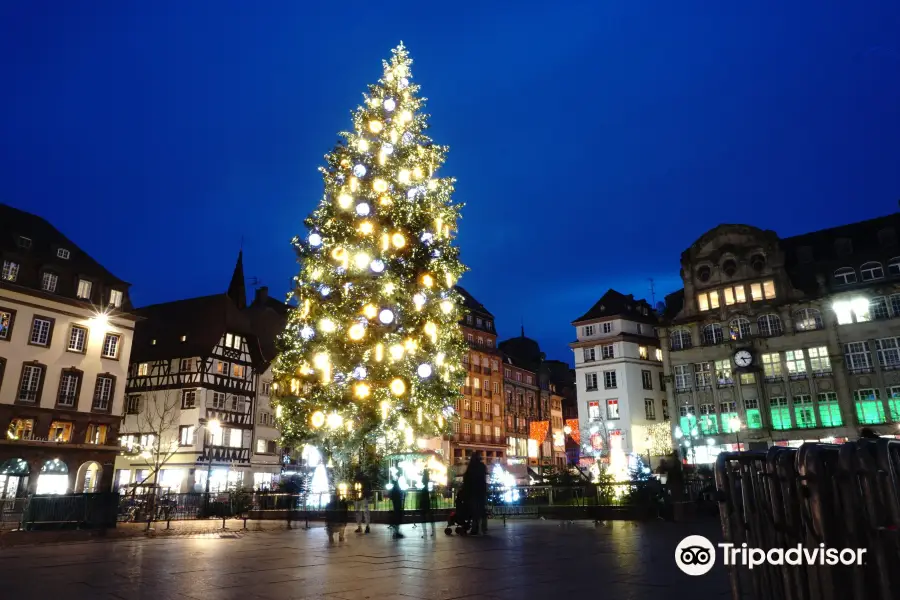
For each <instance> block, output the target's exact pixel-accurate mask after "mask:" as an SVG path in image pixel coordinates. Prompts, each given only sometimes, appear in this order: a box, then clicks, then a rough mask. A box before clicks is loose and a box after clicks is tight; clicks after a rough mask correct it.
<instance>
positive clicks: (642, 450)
mask: <svg viewBox="0 0 900 600" xmlns="http://www.w3.org/2000/svg"><path fill="white" fill-rule="evenodd" d="M572 325H574V326H575V330H576V336H577V339H576V341H575V342H573V343H571V344H570V347H571V348H572V350H573V352H574V353H575V371H576V380H575V381H576V385H577V398H578V420H579V424H580V427H581V432H580V437H581V443H582V445H585V444H590V445H591V448H592V449H593V450H596V451H602V450H607V451H609V452H610V453H611V454H612V453H614V452H617V451H621V452H624V454H626V455H627V454H631V453H637V454H640V455H642V456H645V457H646V455H647V454H648V453H649V454H651V455H653V454H654V451H653V441H652V439H651V437H650V431H651V428H652V427H654V426H655V425H656V424H657V423H659V422H660V421H662V420H664V419H665V418H666V417H667V414H668V400H667V399H666V396H665V391H664V389H663V387H664V380H663V362H662V359H663V355H662V352H661V351H660V342H659V339H658V338H657V336H656V331H655V327H656V325H657V317H656V314H655V312H654V310H653V308H652V307H651V306H650V305H649V304H648V303H647V302H646V301H645V300H636V299H635V298H634V297H633V296H631V295H628V296H626V295H624V294H620V293H619V292H617V291H615V290H609V291H607V292H606V293H605V294H604V295H603V297H602V298H600V300H598V301H597V303H596V304H594V306H593V307H592V308H591V309H590V310H589V311H588V312H587V313H585V314H584V315H582V316H580V317H579V318H577V319H575V321H573V322H572ZM657 454H658V453H657Z"/></svg>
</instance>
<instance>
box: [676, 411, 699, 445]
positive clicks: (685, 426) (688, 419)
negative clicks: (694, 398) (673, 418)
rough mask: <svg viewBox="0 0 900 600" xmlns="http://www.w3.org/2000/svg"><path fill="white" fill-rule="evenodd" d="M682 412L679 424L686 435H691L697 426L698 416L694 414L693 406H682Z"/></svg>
mask: <svg viewBox="0 0 900 600" xmlns="http://www.w3.org/2000/svg"><path fill="white" fill-rule="evenodd" d="M678 410H679V411H680V412H681V418H680V419H679V420H678V425H679V427H681V431H682V432H683V433H684V436H685V437H688V438H689V437H691V432H692V431H693V430H694V429H696V428H697V417H696V415H694V407H693V406H682V407H681V408H679V409H678Z"/></svg>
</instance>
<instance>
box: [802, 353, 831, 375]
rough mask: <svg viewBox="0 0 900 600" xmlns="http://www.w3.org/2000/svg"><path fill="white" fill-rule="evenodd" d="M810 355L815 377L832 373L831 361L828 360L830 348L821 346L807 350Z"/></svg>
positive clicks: (811, 368)
mask: <svg viewBox="0 0 900 600" xmlns="http://www.w3.org/2000/svg"><path fill="white" fill-rule="evenodd" d="M807 353H808V354H809V368H810V370H812V372H813V375H818V374H823V373H831V359H830V358H828V348H827V347H825V346H819V347H818V348H810V349H809V350H807Z"/></svg>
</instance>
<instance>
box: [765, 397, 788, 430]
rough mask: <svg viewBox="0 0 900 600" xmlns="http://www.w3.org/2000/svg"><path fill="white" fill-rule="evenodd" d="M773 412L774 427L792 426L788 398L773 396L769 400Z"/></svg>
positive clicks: (785, 427) (784, 427)
mask: <svg viewBox="0 0 900 600" xmlns="http://www.w3.org/2000/svg"><path fill="white" fill-rule="evenodd" d="M769 404H770V406H771V409H772V410H771V414H772V429H790V428H791V409H790V408H789V407H788V399H787V398H772V400H771V401H770V402H769Z"/></svg>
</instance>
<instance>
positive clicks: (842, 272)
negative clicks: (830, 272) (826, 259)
mask: <svg viewBox="0 0 900 600" xmlns="http://www.w3.org/2000/svg"><path fill="white" fill-rule="evenodd" d="M834 279H835V280H836V281H837V284H838V285H849V284H851V283H856V271H854V270H853V267H841V268H840V269H838V270H837V271H835V272H834Z"/></svg>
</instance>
